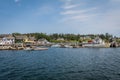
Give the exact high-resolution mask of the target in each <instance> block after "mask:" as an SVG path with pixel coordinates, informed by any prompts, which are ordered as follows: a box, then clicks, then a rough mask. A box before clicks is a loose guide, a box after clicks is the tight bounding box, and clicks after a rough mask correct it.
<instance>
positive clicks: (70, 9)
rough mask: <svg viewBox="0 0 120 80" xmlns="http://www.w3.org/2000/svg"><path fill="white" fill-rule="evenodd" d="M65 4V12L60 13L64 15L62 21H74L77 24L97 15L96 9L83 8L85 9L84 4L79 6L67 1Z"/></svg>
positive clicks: (70, 0) (71, 0)
mask: <svg viewBox="0 0 120 80" xmlns="http://www.w3.org/2000/svg"><path fill="white" fill-rule="evenodd" d="M63 2H64V4H63V5H65V6H63V7H62V8H63V11H61V12H60V14H61V15H63V19H62V21H65V22H66V21H68V22H69V21H70V20H74V21H77V22H78V21H79V22H83V21H86V20H88V19H90V18H92V17H94V16H95V15H96V13H94V11H95V10H97V8H96V7H94V8H92V7H90V8H81V7H83V3H79V4H78V3H75V2H73V0H67V1H63ZM80 4H81V5H80ZM93 15H94V16H93Z"/></svg>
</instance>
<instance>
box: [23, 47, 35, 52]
mask: <svg viewBox="0 0 120 80" xmlns="http://www.w3.org/2000/svg"><path fill="white" fill-rule="evenodd" d="M24 50H28V51H29V50H33V48H30V47H26V48H24Z"/></svg>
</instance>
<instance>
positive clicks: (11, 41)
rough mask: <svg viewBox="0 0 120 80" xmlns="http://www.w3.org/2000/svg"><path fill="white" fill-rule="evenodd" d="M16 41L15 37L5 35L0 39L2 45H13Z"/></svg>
mask: <svg viewBox="0 0 120 80" xmlns="http://www.w3.org/2000/svg"><path fill="white" fill-rule="evenodd" d="M14 43H15V38H14V37H3V38H2V39H1V40H0V45H12V44H14Z"/></svg>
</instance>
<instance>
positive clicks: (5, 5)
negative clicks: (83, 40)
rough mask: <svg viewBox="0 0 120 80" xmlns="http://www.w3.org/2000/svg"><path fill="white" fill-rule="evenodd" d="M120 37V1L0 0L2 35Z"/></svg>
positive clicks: (0, 29)
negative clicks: (106, 34)
mask: <svg viewBox="0 0 120 80" xmlns="http://www.w3.org/2000/svg"><path fill="white" fill-rule="evenodd" d="M13 32H19V33H32V32H43V33H48V34H50V33H74V34H102V33H103V34H104V33H110V34H113V35H117V36H120V0H0V34H5V33H13Z"/></svg>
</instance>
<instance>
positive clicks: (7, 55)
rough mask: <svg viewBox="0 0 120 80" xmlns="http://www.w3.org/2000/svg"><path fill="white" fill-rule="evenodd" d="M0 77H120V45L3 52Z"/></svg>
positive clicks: (84, 79) (18, 79) (99, 79)
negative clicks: (115, 46) (118, 46)
mask: <svg viewBox="0 0 120 80" xmlns="http://www.w3.org/2000/svg"><path fill="white" fill-rule="evenodd" d="M0 80H120V48H80V49H67V48H50V49H49V50H46V51H0Z"/></svg>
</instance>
